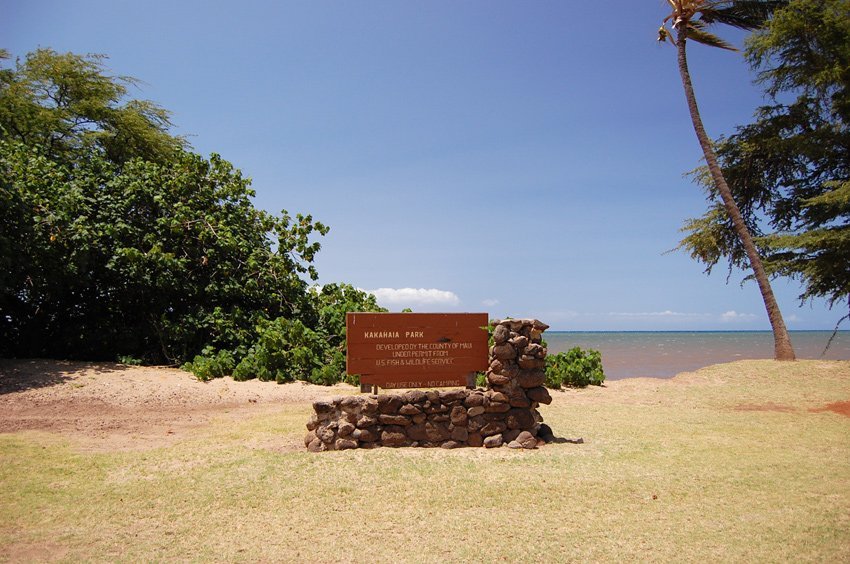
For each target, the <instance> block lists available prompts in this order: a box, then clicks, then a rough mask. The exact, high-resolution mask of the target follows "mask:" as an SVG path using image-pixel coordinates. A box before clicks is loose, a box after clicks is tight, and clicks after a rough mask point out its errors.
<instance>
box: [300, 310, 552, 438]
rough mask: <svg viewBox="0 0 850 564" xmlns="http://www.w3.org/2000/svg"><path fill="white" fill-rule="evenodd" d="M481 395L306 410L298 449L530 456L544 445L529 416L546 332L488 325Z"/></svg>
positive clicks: (516, 324)
mask: <svg viewBox="0 0 850 564" xmlns="http://www.w3.org/2000/svg"><path fill="white" fill-rule="evenodd" d="M493 324H494V325H495V328H494V331H493V339H494V343H495V344H494V345H493V346H492V347H491V348H490V367H489V369H488V370H487V374H486V376H487V382H488V389H486V390H484V389H476V390H468V389H453V390H442V391H437V390H427V391H423V390H410V391H408V392H405V393H402V394H379V395H369V396H346V397H341V398H335V399H333V400H329V401H317V402H314V403H313V410H314V411H315V413H314V414H313V416H312V417H311V418H310V421H309V422H308V423H307V430H308V433H307V436H306V437H305V438H304V444H305V445H306V446H307V448H308V449H309V450H311V451H314V452H318V451H324V450H345V449H351V448H375V447H379V446H386V447H401V446H411V447H415V446H419V447H442V448H457V447H462V446H472V447H481V446H484V447H487V448H493V447H500V446H502V445H507V446H509V447H511V448H536V447H537V446H538V442H539V441H546V440H549V439H550V438H551V437H552V432H551V429H549V428H548V426H546V425H545V424H542V421H543V418H542V417H541V416H540V413H539V412H538V411H537V407H538V406H539V405H540V404H541V403H542V404H549V403H551V402H552V397H551V396H550V395H549V392H548V391H547V390H546V388H544V387H543V382H544V381H545V378H546V377H545V372H544V367H545V359H546V349H545V348H544V347H543V346H542V344H541V341H542V333H543V331H545V330H546V329H547V328H548V326H547V325H545V324H544V323H541V322H539V321H537V320H532V319H508V320H505V321H494V322H493Z"/></svg>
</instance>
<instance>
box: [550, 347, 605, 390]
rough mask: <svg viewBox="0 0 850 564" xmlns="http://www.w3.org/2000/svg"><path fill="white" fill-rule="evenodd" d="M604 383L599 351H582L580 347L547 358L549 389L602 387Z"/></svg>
mask: <svg viewBox="0 0 850 564" xmlns="http://www.w3.org/2000/svg"><path fill="white" fill-rule="evenodd" d="M604 381H605V373H604V372H603V370H602V353H600V352H599V351H596V350H592V349H588V350H582V349H581V348H580V347H574V348H572V349H570V350H568V351H567V352H562V353H558V354H554V355H549V356H547V357H546V386H547V387H548V388H560V387H561V386H572V387H577V388H583V387H585V386H588V385H592V386H601V385H602V382H604Z"/></svg>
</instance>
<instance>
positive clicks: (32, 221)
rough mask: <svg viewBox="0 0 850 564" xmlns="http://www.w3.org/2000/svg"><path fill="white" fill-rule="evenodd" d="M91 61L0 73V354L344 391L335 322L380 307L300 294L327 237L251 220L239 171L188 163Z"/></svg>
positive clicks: (142, 105)
mask: <svg viewBox="0 0 850 564" xmlns="http://www.w3.org/2000/svg"><path fill="white" fill-rule="evenodd" d="M8 58H9V57H8V53H6V52H5V51H0V59H8ZM103 61H104V58H103V57H102V56H96V55H90V56H86V57H81V56H78V55H74V54H71V53H68V54H64V55H63V54H57V53H55V52H54V51H51V50H49V49H40V50H38V51H35V52H34V53H30V54H29V55H27V57H26V58H25V60H24V61H23V62H21V61H17V62H16V63H15V66H14V67H13V68H3V69H0V355H2V356H19V357H24V356H26V357H32V356H39V357H50V358H78V359H103V360H114V359H116V358H118V359H121V360H122V362H138V361H140V360H141V361H144V362H148V363H184V362H185V361H187V360H189V359H192V361H191V362H189V363H186V364H185V367H186V368H187V369H189V370H192V371H193V372H194V373H195V374H196V375H197V376H198V377H199V378H201V379H209V378H214V377H218V376H223V375H226V374H233V376H234V377H236V378H239V379H247V378H261V379H265V380H276V381H278V382H284V381H289V380H293V379H302V380H309V381H312V382H316V383H323V384H330V383H334V382H338V381H340V380H341V379H343V378H345V313H346V312H347V311H384V310H382V309H381V308H380V307H379V306H378V305H377V303H376V301H375V297H374V296H372V295H370V294H367V293H365V292H362V291H360V290H357V289H355V288H353V287H352V286H350V285H346V284H329V285H326V286H323V287H322V288H320V289H319V288H313V289H311V287H310V282H311V281H315V280H317V278H318V273H317V272H316V269H315V267H314V265H313V260H314V258H315V255H316V253H317V252H318V251H319V249H320V245H319V243H318V242H316V241H315V240H314V238H315V237H316V236H317V235H324V234H326V233H327V231H328V228H327V227H326V226H325V225H323V224H322V223H320V222H315V221H314V220H313V218H312V217H311V216H309V215H307V216H302V215H300V214H299V215H296V216H295V217H294V218H293V217H291V216H290V215H289V214H288V213H287V212H286V210H283V211H282V212H281V213H280V215H274V214H270V213H268V212H265V211H263V210H259V209H257V208H256V207H254V204H253V202H252V199H253V197H254V191H253V190H252V189H251V188H250V181H249V180H248V179H246V178H244V177H243V176H242V174H241V172H240V171H239V170H237V169H235V168H234V167H233V165H231V164H230V163H229V162H227V161H226V160H224V159H222V158H221V157H220V156H218V155H215V154H213V155H212V156H211V157H210V158H209V159H206V158H203V157H201V156H199V155H197V154H194V153H192V152H190V151H188V150H187V149H186V147H185V143H184V142H183V140H182V139H180V138H178V137H173V136H171V135H170V134H169V132H168V128H169V126H170V121H169V115H168V113H167V112H166V111H165V110H163V109H161V108H159V107H158V106H156V105H155V104H152V103H151V102H145V101H138V100H132V99H127V98H126V94H127V87H128V86H131V85H133V84H135V80H134V79H132V78H128V77H113V76H109V75H108V74H107V73H106V69H105V67H104V66H103Z"/></svg>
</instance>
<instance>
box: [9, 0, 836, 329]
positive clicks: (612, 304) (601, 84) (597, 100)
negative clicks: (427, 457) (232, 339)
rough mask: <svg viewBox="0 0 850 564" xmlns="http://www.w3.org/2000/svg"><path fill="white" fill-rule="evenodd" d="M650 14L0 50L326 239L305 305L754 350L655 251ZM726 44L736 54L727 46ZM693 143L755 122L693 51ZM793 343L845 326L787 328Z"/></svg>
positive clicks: (700, 204) (800, 312)
mask: <svg viewBox="0 0 850 564" xmlns="http://www.w3.org/2000/svg"><path fill="white" fill-rule="evenodd" d="M665 5H666V2H664V1H662V0H642V1H636V0H613V1H609V2H579V1H575V0H560V1H519V0H514V1H501V0H486V1H485V0H470V1H457V0H455V1H451V2H450V1H442V0H419V1H416V2H413V1H404V0H381V1H377V0H376V1H368V0H365V1H356V2H355V1H353V0H348V1H344V0H338V1H325V0H309V1H308V0H302V1H288V0H282V1H276V2H270V1H269V2H259V1H252V0H244V1H242V2H221V1H216V0H208V1H204V2H199V1H175V0H170V1H168V2H164V1H160V0H154V1H150V0H149V1H145V2H138V1H123V0H96V1H94V0H91V1H83V0H80V1H74V2H68V1H39V0H0V6H2V12H3V14H4V16H3V18H0V38H2V40H0V47H4V48H6V49H8V50H9V51H10V52H11V53H12V54H13V55H16V56H23V55H24V54H26V52H28V51H30V50H33V49H35V48H37V47H51V48H53V49H55V50H57V51H63V52H64V51H72V52H76V53H103V54H106V55H108V56H109V61H108V66H109V68H110V69H111V70H112V71H113V72H114V74H117V75H129V76H133V77H136V78H138V79H140V80H141V81H143V84H142V87H141V88H140V89H139V90H137V91H135V92H133V93H132V94H133V96H134V97H138V98H145V99H150V100H153V101H155V102H156V103H158V104H160V105H162V106H163V107H165V108H167V109H168V110H170V111H171V112H172V114H173V121H174V123H175V124H176V129H175V133H178V134H183V135H188V136H189V140H190V142H191V144H192V145H193V147H194V149H195V150H196V151H198V152H200V153H202V154H204V155H209V153H211V152H216V153H219V154H221V155H222V156H223V157H224V158H226V159H227V160H229V161H231V162H233V163H234V164H235V165H236V166H237V167H238V168H240V169H242V171H243V172H244V173H245V174H246V175H247V176H250V177H251V178H252V179H253V188H254V189H255V190H256V192H257V198H256V203H257V205H259V206H260V207H262V208H265V209H267V210H269V211H272V212H279V211H280V210H281V209H287V210H289V211H290V212H291V213H293V214H294V213H297V212H300V213H310V214H312V215H313V217H314V218H315V219H317V220H320V221H322V222H323V223H326V224H327V225H330V227H331V232H330V233H329V234H328V236H327V237H325V238H323V240H322V246H323V249H322V251H321V253H320V254H319V257H318V259H317V261H316V263H317V268H318V270H319V273H320V276H321V279H320V282H322V283H328V282H338V281H345V282H349V283H351V284H354V285H355V286H357V287H359V288H363V289H367V290H370V291H375V292H376V294H377V295H378V297H379V301H380V302H381V303H382V304H383V305H385V306H386V307H389V308H390V309H391V310H394V311H398V310H400V309H401V308H403V307H412V308H413V309H414V310H416V311H486V312H488V313H490V315H491V316H495V317H500V316H508V315H510V316H514V317H537V318H539V319H541V320H543V321H545V322H547V323H549V324H550V325H551V326H552V328H553V329H562V330H656V329H658V330H691V329H694V330H698V329H728V330H738V329H767V328H769V325H768V321H767V316H766V314H765V313H764V307H763V305H762V302H761V297H760V295H759V293H758V290H757V288H756V286H755V284H753V283H747V284H744V285H743V286H741V285H740V280H741V279H742V277H743V275H742V274H740V273H733V275H732V277H731V279H730V281H729V283H728V284H727V282H726V270H725V268H718V269H717V270H716V272H715V273H714V274H712V275H711V276H705V275H704V274H703V273H702V270H703V269H702V266H701V265H699V264H697V263H696V262H694V261H692V260H691V259H690V258H689V257H688V256H687V255H685V254H683V253H681V252H676V253H667V254H665V251H667V250H669V249H672V248H673V247H675V246H676V244H677V242H678V240H679V231H678V230H679V228H680V227H681V225H682V222H683V220H684V219H685V218H688V217H694V216H696V215H699V214H701V213H702V211H703V210H704V209H705V207H706V204H705V200H704V198H703V195H702V193H701V191H700V189H699V188H698V187H697V186H695V185H693V184H692V183H691V182H690V181H689V180H688V179H686V178H683V174H684V173H685V172H687V171H688V170H691V169H693V168H694V167H696V166H697V165H698V164H699V160H700V157H701V152H700V149H699V146H698V144H697V141H696V138H695V136H694V133H693V130H692V129H691V126H690V120H689V118H688V113H687V107H686V105H685V102H684V96H683V93H682V87H681V83H680V81H679V76H678V71H677V68H676V61H675V51H674V49H673V48H672V47H670V46H662V45H658V44H656V42H655V36H656V29H657V28H658V25H659V24H660V21H661V19H663V17H664V15H665V14H666V12H665V9H664V6H665ZM725 37H727V38H730V39H732V40H733V42H735V43H736V44H738V45H740V44H741V37H742V36H741V35H740V34H735V33H732V34H729V33H726V34H725ZM690 56H691V59H690V62H691V72H692V74H693V77H694V83H695V88H696V91H697V96H698V98H699V102H700V105H701V109H702V112H703V118H704V120H705V123H706V128H707V130H708V131H709V134H710V135H712V136H715V137H716V136H718V135H720V134H722V133H729V132H731V131H733V130H734V127H735V125H737V124H743V123H746V122H747V121H748V120H749V119H750V118H751V116H752V113H753V110H754V108H755V107H756V106H758V105H759V104H761V103H762V102H763V100H762V98H761V95H760V92H759V91H758V90H757V89H756V88H755V87H754V86H753V85H752V83H751V79H752V77H751V75H750V73H749V70H748V69H747V67H746V65H745V64H744V61H743V60H742V58H741V56H740V55H739V54H735V53H730V52H725V51H719V50H713V49H708V48H704V47H701V46H699V45H694V46H692V47H691V50H690ZM774 289H775V291H776V293H777V296H778V299H779V301H780V305H781V307H782V309H783V312H784V314H785V317H786V321H787V323H788V326H789V327H790V328H791V329H831V328H832V327H833V325H834V324H835V322H836V321H837V319H838V318H839V317H841V315H842V314H843V312H842V311H839V310H834V311H829V310H828V309H827V307H826V306H825V304H824V303H822V302H815V303H813V304H805V305H803V306H802V307H800V305H799V302H798V300H797V295H798V294H799V293H800V288H799V286H798V285H797V284H795V283H788V282H787V281H785V280H777V281H776V282H774Z"/></svg>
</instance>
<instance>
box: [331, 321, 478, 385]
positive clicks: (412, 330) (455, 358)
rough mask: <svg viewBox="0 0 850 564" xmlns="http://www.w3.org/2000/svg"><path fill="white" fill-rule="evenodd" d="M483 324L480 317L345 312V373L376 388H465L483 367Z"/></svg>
mask: <svg viewBox="0 0 850 564" xmlns="http://www.w3.org/2000/svg"><path fill="white" fill-rule="evenodd" d="M487 323H488V316H487V314H486V313H348V314H346V316H345V329H346V337H345V340H346V345H347V348H348V355H347V357H346V364H347V367H346V371H347V372H348V373H349V374H359V375H360V383H361V385H372V386H380V387H382V388H439V387H445V386H467V385H470V382H469V377H470V374H474V373H475V372H477V371H483V370H486V369H487V356H488V350H487V338H488V335H487ZM472 381H473V382H474V376H473V380H472Z"/></svg>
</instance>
